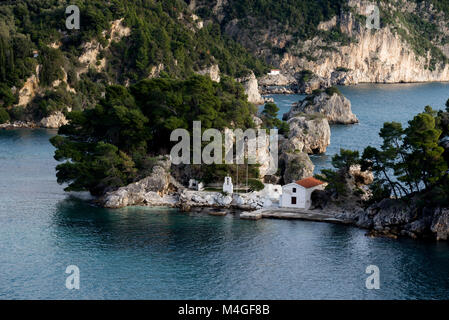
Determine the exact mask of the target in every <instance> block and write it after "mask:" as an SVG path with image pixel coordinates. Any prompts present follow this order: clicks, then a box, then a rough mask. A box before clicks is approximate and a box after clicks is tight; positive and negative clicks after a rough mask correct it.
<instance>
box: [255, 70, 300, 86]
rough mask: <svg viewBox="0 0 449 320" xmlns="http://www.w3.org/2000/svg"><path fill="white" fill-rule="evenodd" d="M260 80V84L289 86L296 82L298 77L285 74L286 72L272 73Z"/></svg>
mask: <svg viewBox="0 0 449 320" xmlns="http://www.w3.org/2000/svg"><path fill="white" fill-rule="evenodd" d="M258 80H259V85H261V86H289V85H291V84H294V83H296V79H295V78H294V77H292V76H291V75H284V74H281V73H280V74H274V75H270V74H267V75H265V76H263V77H261V78H259V79H258Z"/></svg>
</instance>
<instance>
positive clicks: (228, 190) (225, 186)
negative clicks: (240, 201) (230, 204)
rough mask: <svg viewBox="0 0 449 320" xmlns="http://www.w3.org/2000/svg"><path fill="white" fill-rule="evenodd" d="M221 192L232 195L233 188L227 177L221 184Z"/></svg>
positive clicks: (229, 178)
mask: <svg viewBox="0 0 449 320" xmlns="http://www.w3.org/2000/svg"><path fill="white" fill-rule="evenodd" d="M223 192H225V193H228V194H233V193H234V186H233V184H232V179H231V177H229V176H227V177H225V180H224V183H223Z"/></svg>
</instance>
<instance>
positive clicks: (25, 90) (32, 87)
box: [17, 65, 40, 106]
mask: <svg viewBox="0 0 449 320" xmlns="http://www.w3.org/2000/svg"><path fill="white" fill-rule="evenodd" d="M35 71H36V74H33V75H31V76H30V77H29V78H28V79H27V80H26V81H25V83H24V85H23V87H22V88H21V89H20V90H19V103H18V104H17V105H18V106H26V105H27V104H28V103H30V101H31V100H33V98H34V96H35V95H36V93H37V91H38V90H39V72H40V66H39V65H38V66H37V67H36V70H35Z"/></svg>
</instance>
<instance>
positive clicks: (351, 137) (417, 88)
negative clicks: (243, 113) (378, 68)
mask: <svg viewBox="0 0 449 320" xmlns="http://www.w3.org/2000/svg"><path fill="white" fill-rule="evenodd" d="M339 89H340V91H341V92H342V93H343V94H344V95H345V96H346V97H347V98H348V99H349V100H350V101H351V104H352V112H353V113H354V114H355V115H356V116H357V118H358V119H359V121H360V123H359V124H354V125H348V126H345V125H333V126H331V145H330V146H329V148H328V150H327V152H326V154H324V155H318V156H312V157H311V159H312V161H313V162H314V163H315V165H316V172H319V171H320V169H321V168H326V167H330V166H331V164H330V161H331V158H332V155H334V154H336V153H338V152H339V150H340V148H345V149H351V150H359V151H360V152H362V151H363V149H364V148H365V147H366V146H367V145H372V146H379V145H380V143H381V140H380V138H379V130H380V128H381V127H382V125H383V123H384V122H387V121H397V122H401V123H402V124H403V125H404V126H406V125H407V121H409V120H411V119H412V118H413V116H414V115H416V114H417V113H419V112H422V111H423V110H424V107H425V106H426V105H430V106H432V108H434V109H436V110H439V109H444V108H445V103H446V101H447V100H448V99H449V83H427V84H360V85H357V86H349V87H339ZM271 97H273V98H274V99H275V102H276V104H277V105H278V107H279V109H280V111H279V117H280V118H282V115H283V114H284V113H285V112H287V111H288V110H290V107H291V104H292V103H293V102H297V101H299V100H302V99H303V98H304V97H305V96H303V95H273V96H271Z"/></svg>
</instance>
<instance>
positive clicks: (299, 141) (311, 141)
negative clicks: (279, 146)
mask: <svg viewBox="0 0 449 320" xmlns="http://www.w3.org/2000/svg"><path fill="white" fill-rule="evenodd" d="M288 124H289V127H290V130H289V133H288V141H287V142H285V143H284V145H283V151H285V152H288V150H291V151H295V150H296V151H301V152H305V153H308V154H319V153H324V152H326V149H327V147H328V146H329V145H330V143H331V129H330V126H329V122H328V121H327V119H326V118H325V117H322V116H320V115H318V116H314V115H312V116H309V115H304V116H298V117H292V118H290V119H289V120H288Z"/></svg>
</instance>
